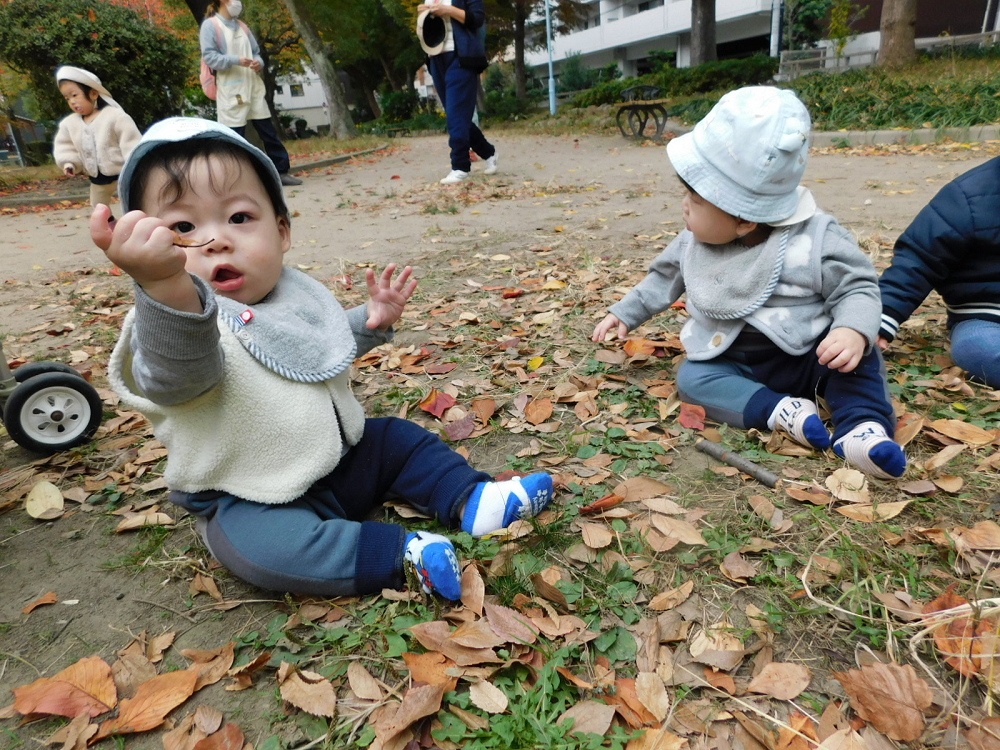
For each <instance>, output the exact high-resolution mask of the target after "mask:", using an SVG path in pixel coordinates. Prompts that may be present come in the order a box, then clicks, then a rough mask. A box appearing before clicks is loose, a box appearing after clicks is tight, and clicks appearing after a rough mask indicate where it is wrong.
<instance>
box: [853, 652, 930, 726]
mask: <svg viewBox="0 0 1000 750" xmlns="http://www.w3.org/2000/svg"><path fill="white" fill-rule="evenodd" d="M833 676H834V677H835V678H836V679H837V681H839V682H840V684H841V685H843V686H844V690H845V691H846V692H847V696H848V698H849V699H850V701H851V707H852V708H853V709H854V710H855V711H857V713H858V716H860V717H861V718H862V719H864V720H865V721H867V722H868V723H869V724H871V725H872V726H873V727H875V728H876V729H877V730H878V731H880V732H882V733H884V734H887V735H888V736H889V738H890V739H894V740H899V741H903V742H912V741H914V740H916V739H918V738H919V737H920V735H921V734H923V731H924V709H925V708H927V707H928V706H930V705H931V702H932V701H933V699H934V696H933V695H932V694H931V690H930V688H929V687H928V685H927V682H926V681H925V680H924V679H923V678H922V677H920V676H918V675H917V672H916V670H915V669H914V668H913V667H912V666H910V665H909V664H907V665H900V664H884V663H882V662H876V663H874V664H869V665H867V666H865V667H862V668H861V669H852V670H850V671H848V672H834V673H833Z"/></svg>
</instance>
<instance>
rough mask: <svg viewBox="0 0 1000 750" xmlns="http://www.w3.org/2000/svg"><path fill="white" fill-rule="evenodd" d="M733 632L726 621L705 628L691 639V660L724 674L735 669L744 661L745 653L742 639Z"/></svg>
mask: <svg viewBox="0 0 1000 750" xmlns="http://www.w3.org/2000/svg"><path fill="white" fill-rule="evenodd" d="M731 631H732V627H731V626H730V624H729V621H728V620H725V619H723V620H721V621H720V622H717V623H715V624H714V625H709V626H707V627H705V628H703V629H702V630H701V631H700V632H699V633H698V635H696V636H695V637H694V638H692V639H691V643H690V644H689V647H688V649H689V651H690V653H691V658H692V659H694V660H695V661H697V662H700V663H701V664H707V665H708V666H710V667H714V668H715V669H721V670H722V671H724V672H729V671H732V670H733V669H735V668H736V667H737V666H738V665H739V663H740V662H741V661H743V655H744V653H745V652H744V650H743V644H742V643H741V642H740V639H739V638H737V637H736V636H734V635H732V632H731Z"/></svg>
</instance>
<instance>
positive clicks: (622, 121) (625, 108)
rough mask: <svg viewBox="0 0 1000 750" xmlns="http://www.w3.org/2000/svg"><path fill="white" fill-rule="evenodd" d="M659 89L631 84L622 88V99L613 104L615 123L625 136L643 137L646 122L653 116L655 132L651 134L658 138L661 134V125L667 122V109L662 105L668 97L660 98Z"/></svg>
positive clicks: (666, 101)
mask: <svg viewBox="0 0 1000 750" xmlns="http://www.w3.org/2000/svg"><path fill="white" fill-rule="evenodd" d="M659 96H660V89H659V88H658V87H657V86H632V87H630V88H627V89H622V101H620V102H617V103H616V104H615V105H614V106H615V107H617V108H618V114H617V115H616V116H615V123H616V124H617V125H618V130H620V131H621V134H622V135H623V136H625V137H626V138H644V137H645V134H646V124H647V123H648V122H649V118H651V117H652V118H653V125H655V126H656V133H655V134H654V135H653V136H651V137H653V138H656V139H659V138H660V137H661V136H662V135H663V126H664V125H666V124H667V109H666V107H665V106H664V105H665V104H667V103H668V102H669V99H660V98H659Z"/></svg>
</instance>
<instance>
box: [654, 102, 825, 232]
mask: <svg viewBox="0 0 1000 750" xmlns="http://www.w3.org/2000/svg"><path fill="white" fill-rule="evenodd" d="M810 126H811V122H810V118H809V112H808V110H807V109H806V107H805V105H804V104H803V103H802V102H801V101H800V100H799V98H798V97H797V96H795V94H793V93H792V92H791V91H788V90H787V89H779V88H775V87H773V86H748V87H746V88H742V89H737V90H736V91H730V92H729V93H728V94H726V95H725V96H723V97H722V98H721V99H720V100H719V103H718V104H716V105H715V106H714V107H713V108H712V110H711V111H710V112H709V113H708V114H707V115H706V116H705V117H704V118H703V119H702V120H701V121H700V122H699V123H698V124H697V125H695V126H694V130H692V131H691V132H690V133H686V134H685V135H682V136H680V137H678V138H674V139H673V140H672V141H670V142H669V143H668V144H667V156H668V157H669V158H670V162H671V164H673V167H674V169H675V170H676V171H677V174H678V175H679V176H680V178H681V179H682V180H684V182H686V183H687V184H688V185H690V186H691V188H692V189H693V190H694V191H695V192H697V193H698V195H700V196H701V197H702V198H704V199H705V200H707V201H708V202H709V203H711V204H713V205H715V206H718V207H719V208H721V209H722V210H723V211H725V212H726V213H729V214H732V215H733V216H739V217H740V218H741V219H746V220H748V221H758V222H762V223H767V224H779V223H781V224H786V223H792V222H791V221H790V220H792V219H797V220H798V221H801V220H803V219H806V218H809V216H811V215H812V213H813V212H814V211H815V207H816V206H815V202H814V201H813V202H812V203H811V207H810V206H807V205H803V206H801V207H800V205H799V203H800V198H804V199H805V200H806V201H807V202H808V201H811V200H812V197H811V195H809V193H808V191H802V192H801V193H800V192H799V191H797V190H796V188H797V187H798V186H799V183H800V182H801V181H802V174H803V173H804V172H805V168H806V162H807V160H808V158H809V129H810ZM800 216H801V218H798V217H800Z"/></svg>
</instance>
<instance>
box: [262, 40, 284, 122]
mask: <svg viewBox="0 0 1000 750" xmlns="http://www.w3.org/2000/svg"><path fill="white" fill-rule="evenodd" d="M260 59H261V60H263V61H264V67H263V68H261V70H260V76H261V78H263V79H264V101H265V103H266V104H267V110H268V112H270V113H271V124H272V125H274V129H275V130H277V131H278V133H279V134H281V135H284V129H283V128H282V127H281V120H279V119H278V110H277V108H276V107H275V106H274V89H275V88H276V86H277V84H278V82H277V80H276V79H275V77H274V70H273V69H272V68H271V56H270V55H269V54H268V53H267V52H266V51H265V50H264V46H263V45H261V47H260Z"/></svg>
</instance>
